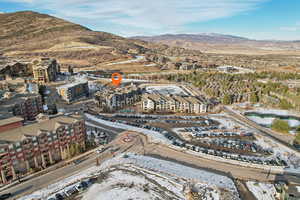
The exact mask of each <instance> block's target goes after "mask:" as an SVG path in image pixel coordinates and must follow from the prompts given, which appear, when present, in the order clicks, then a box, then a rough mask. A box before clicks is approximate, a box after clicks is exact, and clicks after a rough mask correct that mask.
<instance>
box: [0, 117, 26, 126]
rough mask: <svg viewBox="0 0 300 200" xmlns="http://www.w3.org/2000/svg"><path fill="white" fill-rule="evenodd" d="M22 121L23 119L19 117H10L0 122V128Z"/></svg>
mask: <svg viewBox="0 0 300 200" xmlns="http://www.w3.org/2000/svg"><path fill="white" fill-rule="evenodd" d="M23 120H24V119H23V118H21V117H10V118H7V119H2V120H0V126H4V125H7V124H12V123H15V122H21V121H23Z"/></svg>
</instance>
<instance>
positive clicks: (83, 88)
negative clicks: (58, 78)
mask: <svg viewBox="0 0 300 200" xmlns="http://www.w3.org/2000/svg"><path fill="white" fill-rule="evenodd" d="M57 92H58V94H59V95H60V97H61V98H62V99H63V100H65V101H67V102H68V103H70V102H73V101H75V100H76V99H78V98H81V97H87V96H89V85H88V82H87V81H83V82H77V83H70V84H67V85H63V86H60V87H58V88H57Z"/></svg>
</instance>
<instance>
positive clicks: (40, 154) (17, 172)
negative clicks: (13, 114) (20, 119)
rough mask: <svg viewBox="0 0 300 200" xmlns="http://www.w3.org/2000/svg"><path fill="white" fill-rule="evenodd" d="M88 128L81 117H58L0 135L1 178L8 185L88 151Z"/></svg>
mask: <svg viewBox="0 0 300 200" xmlns="http://www.w3.org/2000/svg"><path fill="white" fill-rule="evenodd" d="M85 138H86V127H85V122H84V120H83V118H82V117H81V116H77V115H76V116H59V117H56V118H52V119H49V120H45V121H42V122H39V123H35V124H31V125H27V126H22V127H19V128H15V129H12V130H7V131H5V132H1V133H0V172H1V173H0V178H1V183H3V184H6V183H9V182H10V181H12V180H15V179H17V178H18V177H19V176H22V175H26V174H28V173H31V172H32V171H35V170H40V169H44V168H46V167H48V166H50V165H52V164H54V163H56V162H58V161H61V160H64V159H66V158H68V157H69V156H70V148H71V147H72V145H77V147H79V148H80V150H81V151H84V150H85Z"/></svg>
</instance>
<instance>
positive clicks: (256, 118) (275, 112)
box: [246, 108, 300, 127]
mask: <svg viewBox="0 0 300 200" xmlns="http://www.w3.org/2000/svg"><path fill="white" fill-rule="evenodd" d="M249 112H253V113H261V114H272V115H278V116H297V113H293V112H291V111H288V110H278V109H266V108H257V109H255V110H248V111H247V112H246V113H249ZM247 118H249V119H250V120H252V121H254V122H255V123H257V124H261V125H264V126H270V125H271V124H272V123H273V121H274V120H275V119H276V118H275V117H261V116H247ZM286 121H287V122H288V123H289V125H290V126H291V127H298V126H300V120H296V119H287V120H286Z"/></svg>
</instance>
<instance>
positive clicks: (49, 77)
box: [31, 58, 60, 84]
mask: <svg viewBox="0 0 300 200" xmlns="http://www.w3.org/2000/svg"><path fill="white" fill-rule="evenodd" d="M31 65H32V71H33V77H34V80H35V82H37V83H40V84H44V83H48V82H51V81H55V80H56V78H57V74H58V73H59V72H60V66H59V64H58V63H57V61H56V60H55V59H50V58H41V59H39V60H34V61H33V62H32V64H31Z"/></svg>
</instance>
